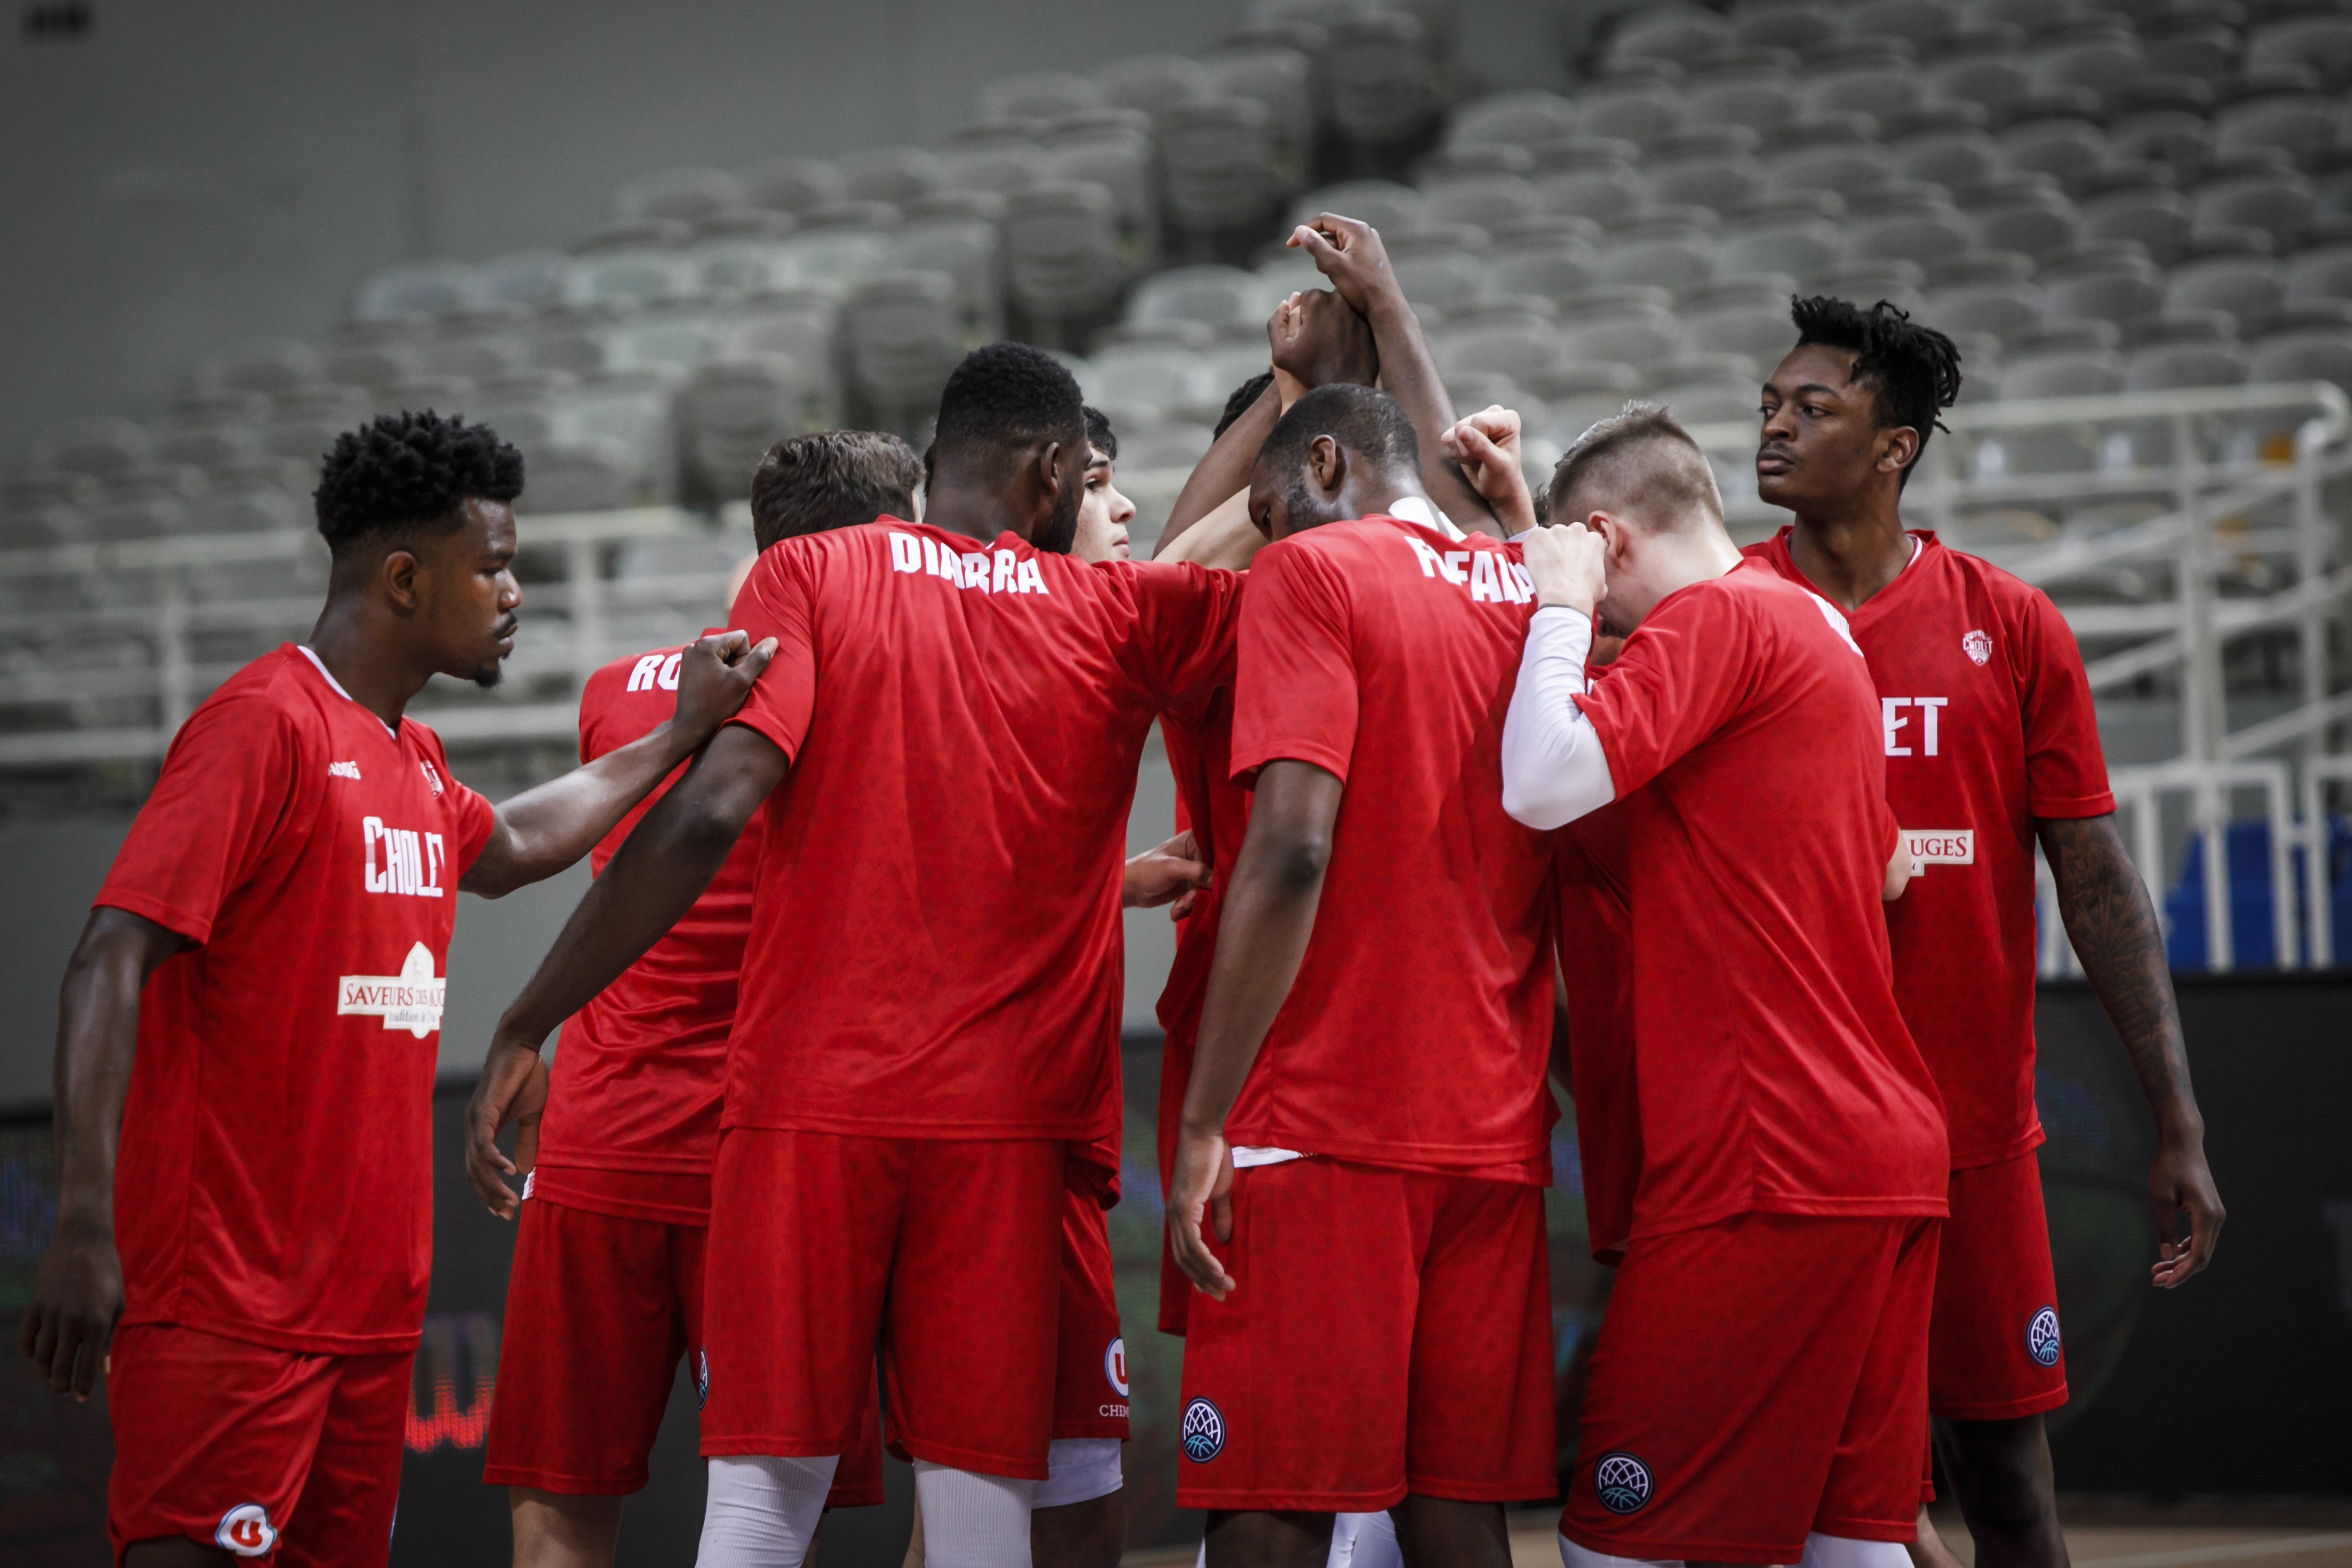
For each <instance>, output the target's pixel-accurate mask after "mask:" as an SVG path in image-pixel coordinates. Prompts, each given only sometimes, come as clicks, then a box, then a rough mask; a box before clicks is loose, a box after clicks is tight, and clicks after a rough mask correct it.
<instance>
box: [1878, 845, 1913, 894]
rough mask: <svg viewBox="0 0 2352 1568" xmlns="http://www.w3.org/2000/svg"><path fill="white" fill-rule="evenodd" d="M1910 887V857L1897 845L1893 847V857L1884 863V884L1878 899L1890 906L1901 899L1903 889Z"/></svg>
mask: <svg viewBox="0 0 2352 1568" xmlns="http://www.w3.org/2000/svg"><path fill="white" fill-rule="evenodd" d="M1910 885H1911V856H1910V854H1909V853H1908V852H1907V851H1906V849H1905V848H1904V847H1903V846H1901V845H1899V844H1898V845H1896V846H1895V853H1894V855H1893V857H1891V858H1889V859H1888V860H1887V862H1886V884H1885V887H1884V888H1882V889H1880V891H1879V897H1880V898H1882V899H1884V900H1885V901H1886V902H1888V903H1890V904H1891V903H1893V902H1894V901H1895V900H1897V899H1899V898H1901V897H1902V896H1903V889H1906V888H1907V887H1909V886H1910Z"/></svg>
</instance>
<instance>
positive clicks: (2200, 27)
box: [2140, 21, 2244, 86]
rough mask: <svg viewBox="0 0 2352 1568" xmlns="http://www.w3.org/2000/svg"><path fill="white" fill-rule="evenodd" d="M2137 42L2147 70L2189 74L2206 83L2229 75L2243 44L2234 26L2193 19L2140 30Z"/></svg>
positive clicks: (2161, 73)
mask: <svg viewBox="0 0 2352 1568" xmlns="http://www.w3.org/2000/svg"><path fill="white" fill-rule="evenodd" d="M2140 45H2141V51H2142V63H2143V65H2144V67H2145V68H2146V69H2147V72H2148V73H2149V74H2151V75H2158V76H2184V77H2189V78H2192V79H2196V80H2198V81H2201V82H2204V83H2206V84H2208V85H2209V86H2210V85H2211V84H2214V83H2217V82H2220V81H2221V80H2223V79H2226V78H2227V77H2228V76H2229V74H2230V72H2231V69H2232V68H2234V67H2235V66H2236V65H2237V63H2238V58H2239V56H2240V55H2241V54H2242V51H2243V47H2244V46H2243V44H2242V41H2241V40H2240V38H2239V37H2238V33H2237V30H2236V29H2235V28H2233V27H2228V26H2222V25H2221V23H2218V22H2194V21H2192V22H2189V23H2187V24H2185V25H2182V24H2176V25H2174V26H2169V27H2166V28H2164V29H2163V30H2162V31H2160V32H2153V33H2143V34H2142V35H2141V37H2140Z"/></svg>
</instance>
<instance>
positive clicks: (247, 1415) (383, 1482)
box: [106, 1323, 416, 1568]
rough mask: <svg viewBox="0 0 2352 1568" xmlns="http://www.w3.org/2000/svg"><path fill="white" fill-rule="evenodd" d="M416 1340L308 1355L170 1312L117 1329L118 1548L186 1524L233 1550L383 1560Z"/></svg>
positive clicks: (113, 1518) (110, 1387)
mask: <svg viewBox="0 0 2352 1568" xmlns="http://www.w3.org/2000/svg"><path fill="white" fill-rule="evenodd" d="M415 1358H416V1352H415V1350H413V1349H411V1350H404V1351H386V1352H379V1353H376V1354H373V1355H310V1354H306V1353H304V1352H299V1351H284V1350H275V1349H272V1348H271V1347H269V1346H268V1345H257V1344H248V1343H247V1342H245V1341H243V1340H232V1339H224V1338H223V1337H221V1336H220V1335H218V1334H208V1333H205V1332H204V1331H201V1330H197V1329H184V1328H181V1327H179V1326H178V1325H176V1324H173V1323H139V1324H135V1325H133V1326H131V1327H130V1328H126V1329H123V1330H121V1331H120V1332H118V1333H117V1334H116V1335H115V1336H114V1344H113V1347H112V1352H111V1363H112V1364H111V1370H110V1372H109V1373H108V1376H107V1391H106V1402H107V1412H108V1415H109V1416H110V1418H111V1420H112V1422H113V1426H114V1473H113V1474H112V1476H111V1477H110V1478H109V1479H108V1481H107V1487H106V1533H107V1535H108V1538H109V1539H110V1540H111V1541H112V1542H114V1560H115V1562H116V1563H121V1561H122V1553H123V1552H124V1551H125V1550H126V1549H127V1548H129V1547H130V1546H131V1544H133V1543H134V1542H141V1541H152V1540H154V1539H155V1538H157V1537H159V1536H184V1537H186V1538H187V1539H189V1540H191V1541H194V1542H200V1543H201V1544H203V1545H205V1546H218V1547H222V1548H225V1549H226V1550H227V1551H228V1552H231V1553H233V1554H235V1555H236V1556H238V1557H251V1558H262V1559H268V1560H270V1561H274V1562H278V1563H332V1564H336V1565H338V1568H342V1565H346V1564H356V1565H358V1568H367V1565H369V1564H372V1563H383V1561H384V1560H385V1559H386V1558H387V1557H388V1556H389V1555H390V1554H391V1551H392V1516H393V1510H394V1507H395V1506H396V1505H397V1504H398V1502H399V1500H400V1458H401V1448H402V1436H403V1434H404V1430H405V1427H406V1424H407V1420H408V1404H409V1369H410V1367H411V1365H412V1363H414V1362H415Z"/></svg>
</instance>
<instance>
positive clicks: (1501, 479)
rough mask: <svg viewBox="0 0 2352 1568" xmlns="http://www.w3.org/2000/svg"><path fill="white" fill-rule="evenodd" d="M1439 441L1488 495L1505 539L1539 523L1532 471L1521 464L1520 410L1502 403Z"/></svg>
mask: <svg viewBox="0 0 2352 1568" xmlns="http://www.w3.org/2000/svg"><path fill="white" fill-rule="evenodd" d="M1439 445H1440V446H1441V447H1444V451H1445V455H1446V456H1447V457H1449V458H1453V459H1454V462H1455V463H1457V464H1458V465H1460V467H1461V469H1462V477H1463V479H1464V480H1465V481H1466V482H1467V483H1468V484H1469V485H1470V487H1471V488H1472V489H1475V490H1476V491H1477V492H1478V493H1479V495H1480V496H1482V497H1484V498H1485V500H1486V505H1487V506H1488V507H1489V508H1491V509H1492V510H1493V511H1494V513H1495V521H1496V522H1497V523H1499V524H1501V525H1502V529H1503V537H1504V538H1506V539H1517V537H1518V536H1519V535H1521V534H1523V533H1525V532H1527V531H1528V530H1529V529H1531V528H1533V527H1534V526H1535V525H1536V502H1535V497H1534V496H1533V495H1532V494H1530V493H1529V492H1528V475H1527V470H1526V469H1525V468H1521V467H1520V466H1519V416H1518V413H1517V410H1516V409H1510V408H1506V407H1504V406H1503V405H1501V404H1499V403H1496V404H1489V405H1487V406H1486V407H1485V408H1482V409H1480V410H1479V411H1478V412H1477V413H1475V414H1471V415H1465V416H1464V417H1463V418H1462V419H1460V420H1459V421H1457V422H1456V423H1455V425H1454V427H1453V428H1452V429H1451V430H1448V431H1446V432H1445V434H1444V437H1441V439H1440V441H1439Z"/></svg>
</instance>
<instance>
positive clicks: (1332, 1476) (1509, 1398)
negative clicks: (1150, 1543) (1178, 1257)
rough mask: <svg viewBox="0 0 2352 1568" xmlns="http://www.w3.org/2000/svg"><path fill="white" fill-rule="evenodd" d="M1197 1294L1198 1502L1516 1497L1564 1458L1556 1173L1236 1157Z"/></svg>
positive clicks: (1183, 1442)
mask: <svg viewBox="0 0 2352 1568" xmlns="http://www.w3.org/2000/svg"><path fill="white" fill-rule="evenodd" d="M1211 1246H1212V1247H1213V1248H1214V1250H1215V1251H1216V1252H1217V1253H1218V1254H1219V1255H1220V1257H1221V1258H1223V1262H1224V1266H1225V1271H1226V1272H1227V1273H1228V1274H1230V1275H1232V1276H1233V1279H1234V1287H1235V1288H1234V1292H1233V1294H1232V1295H1231V1296H1229V1297H1228V1298H1227V1299H1226V1300H1223V1301H1218V1300H1214V1299H1213V1298H1211V1297H1208V1296H1205V1295H1196V1296H1194V1298H1193V1299H1192V1306H1191V1331H1190V1333H1188V1334H1187V1335H1186V1336H1185V1347H1184V1409H1183V1415H1182V1417H1181V1427H1180V1431H1179V1436H1178V1446H1179V1447H1180V1449H1181V1452H1182V1455H1183V1458H1182V1459H1181V1462H1180V1463H1179V1466H1178V1468H1179V1470H1180V1471H1181V1474H1180V1475H1179V1476H1178V1478H1177V1484H1176V1501H1177V1506H1179V1507H1181V1508H1221V1509H1303V1510H1311V1511H1315V1512H1322V1513H1361V1512H1370V1511H1371V1510H1376V1509H1384V1508H1391V1507H1393V1506H1395V1505H1396V1504H1397V1503H1398V1502H1400V1501H1402V1500H1403V1498H1404V1496H1405V1494H1406V1493H1407V1492H1412V1493H1415V1494H1417V1495H1419V1496H1423V1497H1432V1498H1446V1499H1452V1500H1457V1501H1464V1502H1512V1501H1517V1500H1523V1499H1528V1498H1544V1497H1550V1496H1552V1495H1554V1494H1555V1493H1556V1492H1557V1491H1558V1489H1559V1483H1558V1478H1557V1477H1556V1475H1555V1474H1554V1471H1553V1463H1554V1455H1553V1444H1552V1430H1553V1428H1552V1385H1551V1267H1550V1260H1549V1256H1548V1254H1547V1252H1546V1249H1545V1245H1544V1224H1543V1191H1542V1189H1541V1188H1539V1187H1532V1186H1526V1185H1521V1184H1517V1183H1511V1182H1495V1181H1485V1180H1481V1179H1479V1178H1476V1177H1472V1176H1444V1175H1433V1174H1429V1173H1423V1172H1417V1171H1399V1170H1391V1169H1388V1168H1385V1167H1380V1166H1371V1165H1356V1164H1349V1163H1342V1162H1339V1161H1336V1160H1327V1159H1307V1160H1292V1161H1288V1162H1286V1163H1282V1164H1278V1165H1259V1166H1255V1167H1253V1168H1251V1169H1248V1170H1244V1171H1240V1172H1237V1173H1235V1175H1234V1235H1233V1239H1232V1241H1231V1242H1229V1243H1224V1244H1222V1245H1221V1244H1218V1243H1217V1242H1215V1241H1214V1240H1213V1239H1212V1241H1211Z"/></svg>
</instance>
